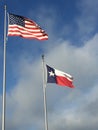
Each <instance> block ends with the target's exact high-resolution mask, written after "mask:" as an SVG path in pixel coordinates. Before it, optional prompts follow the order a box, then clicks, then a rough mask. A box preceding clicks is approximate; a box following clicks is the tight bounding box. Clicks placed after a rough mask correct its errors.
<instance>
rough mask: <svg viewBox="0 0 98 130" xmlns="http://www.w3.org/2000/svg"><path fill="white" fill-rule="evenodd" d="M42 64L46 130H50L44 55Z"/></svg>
mask: <svg viewBox="0 0 98 130" xmlns="http://www.w3.org/2000/svg"><path fill="white" fill-rule="evenodd" d="M42 64H43V93H44V115H45V130H48V118H47V102H46V76H45V62H44V55H42Z"/></svg>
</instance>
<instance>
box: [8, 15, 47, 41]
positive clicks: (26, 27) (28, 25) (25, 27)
mask: <svg viewBox="0 0 98 130" xmlns="http://www.w3.org/2000/svg"><path fill="white" fill-rule="evenodd" d="M8 36H21V37H23V38H28V39H37V40H48V35H47V34H46V33H45V31H44V30H42V29H41V28H40V26H39V25H38V24H36V23H35V22H34V21H32V20H30V19H28V18H26V17H23V16H19V15H15V14H9V25H8Z"/></svg>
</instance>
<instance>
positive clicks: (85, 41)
mask: <svg viewBox="0 0 98 130" xmlns="http://www.w3.org/2000/svg"><path fill="white" fill-rule="evenodd" d="M5 3H6V5H7V12H8V13H9V12H10V13H14V14H17V15H22V16H25V17H28V18H30V19H32V20H34V21H35V22H36V23H37V24H39V25H40V26H41V27H42V28H43V29H44V30H45V31H46V32H47V34H48V36H49V40H47V41H37V40H28V39H23V38H21V37H8V38H7V50H6V51H7V52H6V129H7V130H13V129H14V130H43V129H45V128H44V109H43V108H44V105H43V104H44V103H43V77H42V73H43V72H42V58H41V56H42V54H44V55H45V63H47V64H48V65H50V66H52V67H54V68H56V69H59V70H61V71H64V72H67V73H69V74H71V75H72V76H73V77H74V82H73V83H74V85H75V86H76V87H75V88H74V89H71V88H68V87H61V86H58V85H56V84H47V88H46V96H47V114H48V127H49V130H98V0H58V1H57V0H35V1H34V0H33V1H32V0H29V1H26V0H14V1H13V0H10V1H8V0H6V1H3V0H0V30H1V31H0V104H1V105H0V129H1V120H2V116H1V115H2V84H3V83H2V82H3V81H2V80H3V42H4V40H3V34H4V31H3V30H4V29H3V28H4V4H5Z"/></svg>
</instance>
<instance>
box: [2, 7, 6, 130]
mask: <svg viewBox="0 0 98 130" xmlns="http://www.w3.org/2000/svg"><path fill="white" fill-rule="evenodd" d="M4 10H5V11H4V12H5V15H4V59H3V60H4V61H3V95H2V130H5V107H6V5H5V6H4Z"/></svg>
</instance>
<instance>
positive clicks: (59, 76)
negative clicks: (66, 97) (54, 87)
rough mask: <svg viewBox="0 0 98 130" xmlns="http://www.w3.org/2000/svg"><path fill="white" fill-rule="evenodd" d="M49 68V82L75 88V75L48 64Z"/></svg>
mask: <svg viewBox="0 0 98 130" xmlns="http://www.w3.org/2000/svg"><path fill="white" fill-rule="evenodd" d="M46 68H47V83H56V84H58V85H60V86H67V87H70V88H74V85H73V84H72V83H73V77H72V76H71V75H70V74H67V73H64V72H62V71H60V70H57V69H54V68H52V67H50V66H48V65H46Z"/></svg>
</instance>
